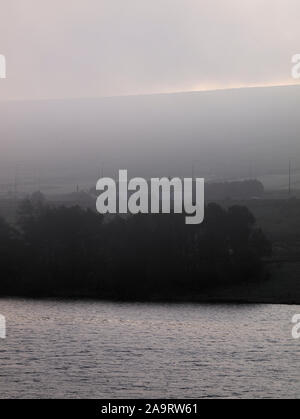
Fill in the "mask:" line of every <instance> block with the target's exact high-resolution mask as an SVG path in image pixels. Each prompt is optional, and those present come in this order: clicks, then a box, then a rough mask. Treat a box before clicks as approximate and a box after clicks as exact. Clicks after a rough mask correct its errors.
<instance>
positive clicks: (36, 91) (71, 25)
mask: <svg viewBox="0 0 300 419" xmlns="http://www.w3.org/2000/svg"><path fill="white" fill-rule="evenodd" d="M1 3H2V4H1V15H0V16H1V17H0V19H1V24H0V54H4V55H5V56H6V58H7V75H8V78H7V79H6V80H0V100H3V99H38V98H70V97H95V96H96V97H97V96H111V95H124V94H141V93H156V92H175V91H186V90H203V89H211V88H227V87H238V86H252V85H273V84H274V85H276V84H292V83H293V82H294V83H295V81H293V80H292V79H291V75H290V74H291V56H292V55H293V54H296V53H300V23H299V22H300V2H299V0H47V1H46V0H44V1H41V0H26V1H24V0H9V1H5V2H4V1H2V2H1Z"/></svg>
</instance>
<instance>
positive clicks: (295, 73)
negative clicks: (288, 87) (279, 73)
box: [292, 54, 300, 80]
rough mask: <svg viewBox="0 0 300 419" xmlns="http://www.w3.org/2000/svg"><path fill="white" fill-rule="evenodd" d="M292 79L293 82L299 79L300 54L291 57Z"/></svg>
mask: <svg viewBox="0 0 300 419" xmlns="http://www.w3.org/2000/svg"><path fill="white" fill-rule="evenodd" d="M292 64H293V66H292V77H293V79H295V80H299V79H300V54H295V55H293V57H292Z"/></svg>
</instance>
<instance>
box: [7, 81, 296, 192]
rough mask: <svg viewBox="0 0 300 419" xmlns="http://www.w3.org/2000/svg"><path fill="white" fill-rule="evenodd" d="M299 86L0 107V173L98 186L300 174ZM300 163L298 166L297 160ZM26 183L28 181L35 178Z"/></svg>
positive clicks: (54, 181) (15, 103)
mask: <svg viewBox="0 0 300 419" xmlns="http://www.w3.org/2000/svg"><path fill="white" fill-rule="evenodd" d="M299 106H300V86H291V87H270V88H248V89H235V90H222V91H211V92H199V93H179V94H164V95H148V96H131V97H114V98H102V99H76V100H74V99H73V100H57V101H55V100H51V101H26V102H25V101H23V102H22V101H20V102H0V138H1V154H0V175H1V182H2V183H3V182H6V181H7V182H8V181H9V180H10V179H11V177H12V176H13V173H14V171H15V170H16V167H17V170H18V171H19V172H18V176H20V177H22V176H24V177H25V176H27V175H28V173H32V176H33V177H34V176H35V175H34V173H38V175H36V176H39V177H40V178H41V179H42V180H43V181H46V180H47V181H48V182H53V183H56V184H59V183H63V182H67V183H68V182H81V183H84V182H93V183H94V182H95V181H96V179H97V177H99V175H100V170H101V169H103V173H104V174H105V175H108V176H113V175H114V174H116V172H117V170H118V169H128V170H129V175H130V176H136V175H138V176H144V177H149V176H164V175H171V176H175V175H178V176H187V175H192V172H193V166H194V172H195V174H196V175H198V176H200V175H203V176H205V177H207V178H211V179H214V178H215V179H223V178H224V179H226V178H237V177H249V176H251V177H255V176H261V175H266V174H280V173H286V171H287V166H288V160H289V158H290V157H292V158H293V159H294V161H293V163H294V165H295V166H298V167H299V166H300V161H299V160H300V118H299ZM298 156H299V158H298ZM28 176H29V175H28Z"/></svg>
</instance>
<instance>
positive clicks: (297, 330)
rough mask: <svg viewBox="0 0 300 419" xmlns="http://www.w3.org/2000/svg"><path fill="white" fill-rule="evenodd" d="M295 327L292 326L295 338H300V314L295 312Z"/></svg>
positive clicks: (293, 319)
mask: <svg viewBox="0 0 300 419" xmlns="http://www.w3.org/2000/svg"><path fill="white" fill-rule="evenodd" d="M292 323H294V325H295V326H294V327H293V328H292V337H293V338H294V339H300V314H295V315H294V316H293V318H292Z"/></svg>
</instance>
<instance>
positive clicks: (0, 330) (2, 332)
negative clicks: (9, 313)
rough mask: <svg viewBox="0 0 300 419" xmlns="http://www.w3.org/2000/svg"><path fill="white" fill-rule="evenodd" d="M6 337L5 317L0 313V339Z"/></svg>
mask: <svg viewBox="0 0 300 419" xmlns="http://www.w3.org/2000/svg"><path fill="white" fill-rule="evenodd" d="M5 338H6V319H5V317H4V316H2V314H0V339H5Z"/></svg>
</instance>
